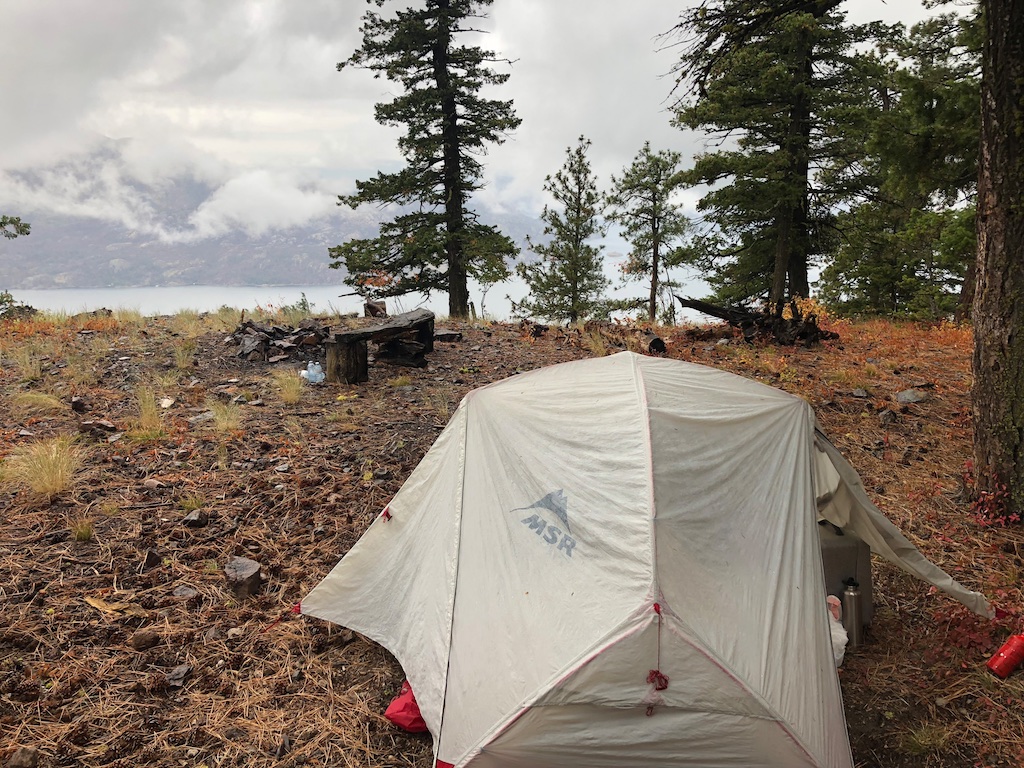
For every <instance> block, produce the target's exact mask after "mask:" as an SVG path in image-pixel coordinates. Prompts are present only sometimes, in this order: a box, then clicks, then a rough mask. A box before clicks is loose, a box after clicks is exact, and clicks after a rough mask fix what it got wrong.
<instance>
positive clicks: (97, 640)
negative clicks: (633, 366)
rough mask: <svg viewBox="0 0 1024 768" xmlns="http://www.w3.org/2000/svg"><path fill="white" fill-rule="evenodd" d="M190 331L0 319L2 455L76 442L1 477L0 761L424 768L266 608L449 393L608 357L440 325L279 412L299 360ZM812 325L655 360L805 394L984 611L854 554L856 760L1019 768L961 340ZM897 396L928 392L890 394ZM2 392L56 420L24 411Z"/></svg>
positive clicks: (276, 603)
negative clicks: (254, 572)
mask: <svg viewBox="0 0 1024 768" xmlns="http://www.w3.org/2000/svg"><path fill="white" fill-rule="evenodd" d="M210 322H211V320H210V319H208V320H207V321H206V324H205V325H204V324H202V323H186V322H184V321H183V320H182V319H181V318H119V317H118V316H117V315H115V316H113V317H104V316H98V317H85V318H77V319H71V320H68V319H62V320H58V321H52V322H51V321H47V320H41V319H36V320H26V321H22V322H18V323H8V324H6V325H4V326H2V327H0V352H2V354H3V363H2V367H0V383H2V388H0V431H2V441H0V454H2V455H5V456H6V455H12V453H13V452H16V451H17V450H18V449H19V447H21V446H25V445H28V444H31V443H33V442H37V441H40V440H44V439H46V438H50V437H54V436H58V435H72V434H75V435H78V434H80V435H82V437H81V439H80V440H79V444H80V445H81V446H83V447H84V448H85V450H86V457H85V463H84V466H83V468H82V470H81V471H80V472H79V474H78V475H77V476H76V478H77V479H76V480H75V481H74V482H73V484H72V485H71V487H70V488H69V489H68V490H66V491H64V492H61V493H58V494H56V495H54V496H53V497H52V498H41V497H39V496H38V495H36V494H33V493H31V492H30V491H28V490H26V489H25V488H24V487H21V486H19V485H17V484H15V483H13V482H11V481H9V478H7V477H6V475H5V476H4V479H5V482H4V483H3V484H2V485H0V526H2V527H0V606H2V617H0V765H4V764H8V763H9V761H14V762H13V763H11V764H12V765H20V764H29V765H30V764H31V763H32V761H35V762H36V763H37V764H38V765H39V766H42V767H44V768H45V767H48V766H71V765H86V766H124V767H126V768H127V766H132V767H133V768H134V767H135V766H138V765H152V766H164V767H166V768H170V766H206V767H207V768H212V767H213V766H220V765H243V764H244V765H247V766H300V765H339V766H420V767H426V766H428V765H429V764H430V743H429V739H428V738H426V737H423V736H410V735H407V734H403V733H401V732H399V731H397V730H396V729H395V728H394V727H392V726H391V725H390V724H389V723H388V722H387V721H386V720H384V719H383V717H382V713H383V710H384V708H385V707H386V705H387V702H388V701H389V700H390V698H391V697H392V696H394V695H395V694H396V693H397V691H398V688H399V686H400V684H401V681H402V672H401V669H400V668H399V666H398V665H397V664H396V662H395V661H394V660H393V659H392V658H390V656H389V655H388V654H387V653H386V652H384V651H383V650H382V649H380V648H379V647H377V646H375V645H374V644H372V643H370V642H368V641H366V640H364V639H363V638H361V637H360V636H358V635H354V634H353V633H351V632H349V631H347V630H344V629H343V628H340V627H336V626H331V625H328V624H326V623H325V622H322V621H319V620H315V619H309V618H304V617H302V616H297V615H294V614H292V613H290V612H289V609H290V608H291V606H293V605H295V604H296V603H297V602H299V600H300V599H301V598H302V596H303V595H304V594H305V593H306V592H308V591H309V590H310V589H311V588H312V587H313V586H314V585H315V584H316V583H317V582H318V581H319V580H320V579H321V578H322V577H323V576H324V575H325V574H326V573H327V571H328V570H329V569H330V568H331V567H333V565H334V564H335V563H336V562H337V561H338V559H339V558H340V557H341V556H342V555H344V553H345V552H346V551H347V550H348V549H349V548H350V547H351V546H352V544H353V543H354V542H355V541H356V540H357V539H358V537H359V535H360V534H361V532H362V531H363V530H364V529H365V528H366V526H367V525H368V524H369V522H370V521H371V520H372V519H373V518H374V516H375V515H376V514H378V513H379V512H380V510H381V509H382V508H383V507H384V505H385V504H386V503H387V501H388V500H389V499H390V498H391V496H392V495H393V494H394V493H395V492H396V491H397V490H398V488H399V487H400V486H401V484H402V482H403V481H404V479H405V478H406V477H407V476H408V475H409V473H410V472H411V470H412V469H413V467H415V466H416V464H417V462H418V461H419V459H420V458H421V457H422V456H423V454H424V453H425V452H426V451H427V449H428V448H429V447H430V445H431V443H432V442H433V441H434V439H435V438H436V437H437V435H438V434H439V433H440V431H441V429H442V428H443V427H444V424H445V423H446V421H447V419H448V417H449V416H450V414H451V413H452V412H453V410H454V408H455V407H456V405H457V404H458V402H459V400H460V398H461V397H462V396H463V395H464V394H465V393H466V392H468V391H469V390H470V389H472V388H475V387H478V386H481V385H483V384H486V383H489V382H492V381H495V380H498V379H502V378H505V377H507V376H510V375H513V374H515V373H516V372H518V371H525V370H529V369H533V368H537V367H540V366H544V365H549V364H553V363H558V362H562V361H566V360H571V359H578V358H581V357H588V356H592V355H595V354H603V353H606V352H612V351H616V348H615V347H614V346H613V345H612V344H611V342H610V341H609V339H608V337H606V336H601V335H600V334H597V333H588V332H586V331H581V330H575V329H572V330H564V329H558V328H552V329H550V330H548V331H547V332H546V333H545V334H543V335H541V336H540V337H535V336H534V335H532V334H531V333H530V332H528V330H524V329H523V328H521V327H519V326H517V325H514V324H486V325H485V324H477V325H471V324H458V323H447V324H445V325H447V326H448V327H450V328H452V329H454V330H457V331H460V332H461V333H462V339H461V340H460V341H453V342H439V343H438V344H437V346H436V349H435V351H434V352H433V353H432V354H430V355H429V356H428V360H429V364H428V366H427V367H426V368H420V369H416V368H398V367H391V366H388V365H385V364H383V363H380V362H377V363H374V364H371V367H370V381H369V382H367V383H365V384H360V385H355V386H341V385H333V384H325V385H322V386H317V387H314V386H307V387H305V388H304V389H302V391H301V393H300V396H299V399H298V401H297V402H293V403H289V402H286V401H285V399H284V396H285V393H284V391H283V390H282V388H281V385H280V382H279V381H278V380H275V379H274V378H273V372H274V371H275V370H279V371H280V370H287V371H288V372H289V375H294V374H295V371H296V370H297V369H298V368H299V367H300V366H301V364H300V362H299V360H298V357H300V356H301V355H297V356H294V357H293V358H292V359H289V360H287V361H283V362H279V363H276V364H269V363H267V362H263V361H248V360H243V359H240V358H239V357H238V356H237V352H238V347H237V346H234V345H233V344H230V343H226V341H225V337H226V335H227V331H228V330H230V327H229V325H222V326H221V327H216V328H215V327H213V326H211V325H210ZM325 322H331V320H330V319H327V320H325ZM333 322H334V323H335V327H337V323H338V320H337V319H334V320H333ZM830 327H832V328H833V329H834V330H837V331H838V332H839V333H840V334H841V340H840V341H839V342H831V343H827V344H825V345H822V346H818V347H815V348H812V349H804V348H800V347H797V348H778V347H773V346H762V345H757V344H755V345H748V344H746V343H744V342H743V341H742V340H741V339H738V338H736V337H735V336H734V335H733V334H732V332H731V331H730V330H729V329H728V328H722V327H717V326H706V327H686V328H684V327H674V328H662V329H659V331H660V333H661V335H662V338H664V339H665V341H666V342H667V345H668V353H667V354H668V355H669V356H671V357H674V358H680V359H685V360H691V361H694V362H699V363H703V364H707V365H711V366H715V367H718V368H723V369H727V370H731V371H734V372H736V373H739V374H741V375H744V376H748V377H752V378H756V379H758V380H761V381H763V382H765V383H768V384H771V385H773V386H778V387H781V388H783V389H786V390H788V391H790V392H793V393H795V394H799V395H801V396H803V397H805V398H806V399H807V400H808V401H809V402H810V403H811V404H812V405H813V406H814V407H815V409H816V411H817V413H818V417H819V420H820V422H821V424H822V426H823V428H824V430H825V431H826V433H828V434H829V435H830V436H831V438H832V439H833V441H834V442H835V443H836V444H837V446H838V447H839V448H840V449H841V450H842V451H843V452H844V454H845V455H846V456H847V458H848V459H849V460H850V461H851V462H852V463H853V465H854V466H855V467H856V468H857V469H858V471H859V472H860V473H861V474H862V477H863V479H864V483H865V486H866V488H867V489H868V492H869V494H870V495H871V496H872V498H873V499H874V500H875V501H876V503H878V504H879V506H880V507H881V508H882V509H883V510H885V511H886V512H887V514H889V516H890V517H891V518H892V519H893V520H894V522H896V523H897V525H899V526H900V527H901V528H902V530H903V531H904V532H905V533H906V534H907V535H908V536H909V538H910V539H911V540H912V541H913V542H914V543H915V544H917V545H918V546H919V547H920V548H921V549H922V550H923V551H924V553H925V554H926V556H928V557H929V558H931V559H932V560H933V561H934V562H936V563H937V564H938V565H940V566H941V567H942V568H944V569H945V570H947V571H948V572H949V573H950V574H952V575H953V576H954V577H955V578H957V579H958V580H960V581H961V582H962V583H964V584H965V585H966V586H968V587H969V588H971V589H977V590H981V591H983V592H985V594H986V595H988V596H989V597H990V598H991V600H992V601H993V604H994V605H996V606H997V607H998V608H999V610H1000V614H999V618H998V619H996V620H994V621H987V620H982V619H978V618H977V617H974V616H972V615H971V614H969V613H967V611H966V610H964V609H962V608H961V607H960V606H959V605H958V604H957V603H955V602H953V601H951V600H950V599H949V598H947V597H945V596H943V595H941V594H936V593H934V591H933V590H929V589H928V588H927V586H926V585H923V584H922V583H920V582H918V581H916V580H914V579H912V578H911V577H909V576H906V575H905V574H903V573H902V572H900V571H898V570H896V569H894V568H892V567H890V566H889V565H888V564H886V563H884V562H881V561H878V560H877V559H876V561H875V563H874V568H875V585H874V596H875V619H874V623H873V624H872V626H871V627H870V629H869V631H868V633H867V637H866V641H865V643H864V645H863V646H862V647H861V648H860V649H858V650H857V651H855V652H853V653H851V654H850V655H849V656H848V657H847V660H846V662H845V663H844V665H843V667H842V669H841V671H840V679H841V683H842V687H843V694H844V701H845V706H846V710H847V717H848V724H849V731H850V738H851V742H852V744H853V750H854V755H855V758H856V763H857V765H858V766H864V767H866V766H879V767H880V768H883V767H884V768H888V767H901V768H902V767H904V766H942V767H946V766H949V767H953V766H957V767H960V766H1020V765H1024V743H1022V739H1024V736H1022V734H1024V722H1022V719H1021V714H1020V713H1021V712H1022V711H1024V707H1022V706H1021V705H1022V702H1024V673H1017V674H1016V675H1014V676H1012V677H1010V678H1009V679H1007V680H1005V681H1001V680H997V679H996V678H994V677H993V676H991V675H990V674H989V673H988V672H987V671H986V670H985V668H984V662H985V660H986V659H987V658H988V657H989V656H990V655H991V653H992V652H993V651H994V650H995V649H996V648H997V647H998V646H999V645H1000V644H1001V643H1002V642H1003V641H1004V640H1005V639H1006V637H1007V636H1008V635H1009V634H1011V633H1012V632H1020V631H1024V625H1022V621H1021V613H1022V609H1024V599H1022V591H1021V590H1022V583H1021V573H1022V567H1024V560H1022V556H1024V534H1022V529H1021V528H1019V527H1017V528H1013V527H1011V528H1003V527H1001V526H998V525H991V524H986V523H985V521H984V520H982V521H979V520H977V519H976V512H977V511H978V510H977V508H976V507H972V505H971V478H970V476H969V471H966V468H967V466H968V464H967V462H968V461H969V458H970V454H971V444H970V440H971V424H970V407H969V387H970V332H969V331H968V330H965V329H962V328H956V327H953V326H948V325H939V326H919V325H911V324H890V323H883V322H862V323H849V322H834V323H832V324H831V326H830ZM623 338H626V342H625V343H627V344H632V343H633V342H632V341H629V338H628V334H626V335H625V336H623ZM308 354H317V352H316V351H315V350H312V349H311V350H309V353H307V356H308ZM908 389H916V390H917V391H919V392H921V393H924V395H925V399H923V400H922V401H920V402H917V403H912V404H906V405H903V404H900V403H898V402H897V401H896V395H897V393H898V392H902V391H905V390H908ZM140 390H148V391H149V392H151V393H152V397H155V398H156V400H157V401H160V400H163V403H162V406H163V407H161V408H160V416H159V419H160V423H161V425H162V426H161V429H160V430H158V431H156V432H153V431H150V432H149V433H146V432H145V430H143V429H142V428H141V427H140V426H139V420H140V406H139V402H140ZM26 393H41V394H49V395H51V396H53V398H55V399H56V400H57V401H59V405H57V406H52V407H51V408H49V409H48V410H45V411H40V410H39V407H38V403H37V404H36V406H32V405H31V401H29V400H27V399H26V398H25V397H24V395H25V394H26ZM73 397H77V398H79V400H76V401H75V403H74V404H75V407H76V408H77V409H78V410H73V409H72V408H71V407H70V404H71V403H72V398H73ZM212 404H222V405H225V404H227V405H226V406H225V407H229V408H230V410H231V412H232V413H233V414H235V418H236V419H237V420H238V421H237V423H227V424H225V423H223V422H222V421H219V420H218V419H216V418H214V410H215V406H214V405H212ZM83 421H86V422H94V424H95V422H103V421H105V422H109V427H107V426H94V427H93V428H92V429H91V430H89V429H88V428H87V429H86V431H85V432H82V428H81V426H80V425H81V423H82V422H83ZM111 428H112V429H111ZM190 514H193V520H192V521H191V523H190V522H188V521H186V520H185V518H186V517H187V516H189V515H190ZM234 556H242V557H246V558H250V559H253V560H256V561H258V562H259V563H260V564H261V566H262V573H263V574H264V577H265V581H264V583H263V585H262V588H261V589H260V591H259V592H258V594H256V595H254V596H251V597H247V598H242V597H239V596H238V595H236V594H235V593H233V592H232V591H231V590H230V589H229V588H228V586H227V584H226V581H225V573H224V566H225V564H226V563H227V562H228V561H229V560H230V559H231V558H232V557H234ZM275 622H276V623H275ZM20 748H27V749H21V750H20V751H19V749H20ZM19 761H28V763H21V762H19Z"/></svg>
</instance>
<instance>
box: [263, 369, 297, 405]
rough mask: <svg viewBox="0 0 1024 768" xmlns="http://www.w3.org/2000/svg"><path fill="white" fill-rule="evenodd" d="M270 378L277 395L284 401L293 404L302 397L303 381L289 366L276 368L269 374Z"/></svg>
mask: <svg viewBox="0 0 1024 768" xmlns="http://www.w3.org/2000/svg"><path fill="white" fill-rule="evenodd" d="M270 378H271V380H272V381H273V383H274V387H275V388H276V389H277V394H278V396H279V397H280V398H281V400H282V401H284V402H285V403H288V404H289V405H294V404H295V403H297V402H299V401H300V400H301V399H302V388H303V384H304V381H303V379H302V377H301V376H299V374H298V372H297V371H295V370H293V369H291V368H287V369H284V370H277V371H274V372H273V373H272V374H271V375H270Z"/></svg>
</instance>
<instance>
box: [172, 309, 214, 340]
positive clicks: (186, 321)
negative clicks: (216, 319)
mask: <svg viewBox="0 0 1024 768" xmlns="http://www.w3.org/2000/svg"><path fill="white" fill-rule="evenodd" d="M205 330H206V324H205V323H204V322H203V317H202V314H201V313H200V312H199V311H198V310H195V309H183V310H181V311H180V312H178V313H177V314H176V315H174V316H172V317H171V331H172V332H173V333H177V334H178V335H180V336H184V337H185V338H186V339H194V338H196V337H197V336H199V335H200V334H202V333H203V331H205Z"/></svg>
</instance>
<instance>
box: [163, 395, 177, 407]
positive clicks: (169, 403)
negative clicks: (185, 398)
mask: <svg viewBox="0 0 1024 768" xmlns="http://www.w3.org/2000/svg"><path fill="white" fill-rule="evenodd" d="M174 402H175V400H174V398H173V397H162V398H160V407H161V408H165V409H166V408H170V407H171V406H172V405H174Z"/></svg>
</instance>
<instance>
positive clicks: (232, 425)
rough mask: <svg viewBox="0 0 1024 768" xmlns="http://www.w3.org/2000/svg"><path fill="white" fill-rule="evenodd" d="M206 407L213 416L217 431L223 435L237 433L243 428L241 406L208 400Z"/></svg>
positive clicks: (214, 426)
mask: <svg viewBox="0 0 1024 768" xmlns="http://www.w3.org/2000/svg"><path fill="white" fill-rule="evenodd" d="M206 407H207V408H209V409H210V413H212V414H213V421H212V422H211V424H212V426H213V428H214V430H215V431H217V432H220V433H221V434H227V433H229V432H235V431H236V430H238V429H239V428H240V427H241V426H242V409H241V407H240V406H239V405H237V404H236V403H232V402H224V401H223V400H208V401H207V402H206Z"/></svg>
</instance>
